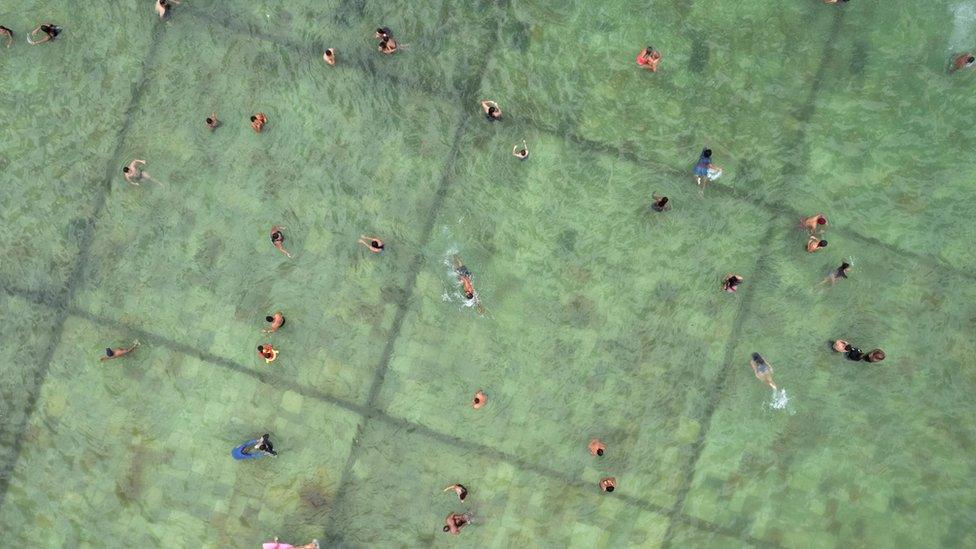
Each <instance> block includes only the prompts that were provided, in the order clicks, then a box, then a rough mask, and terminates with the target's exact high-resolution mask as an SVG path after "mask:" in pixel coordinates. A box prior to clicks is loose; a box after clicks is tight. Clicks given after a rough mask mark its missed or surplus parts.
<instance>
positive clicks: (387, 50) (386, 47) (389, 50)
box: [379, 38, 400, 55]
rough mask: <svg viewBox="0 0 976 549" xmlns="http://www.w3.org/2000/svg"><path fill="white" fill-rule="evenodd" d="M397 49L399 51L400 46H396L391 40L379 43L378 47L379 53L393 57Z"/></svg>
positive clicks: (394, 41)
mask: <svg viewBox="0 0 976 549" xmlns="http://www.w3.org/2000/svg"><path fill="white" fill-rule="evenodd" d="M399 49H400V45H399V44H397V41H396V40H394V39H392V38H390V39H389V40H383V41H382V42H380V46H379V50H380V53H383V54H386V55H393V54H394V53H396V52H397V50H399Z"/></svg>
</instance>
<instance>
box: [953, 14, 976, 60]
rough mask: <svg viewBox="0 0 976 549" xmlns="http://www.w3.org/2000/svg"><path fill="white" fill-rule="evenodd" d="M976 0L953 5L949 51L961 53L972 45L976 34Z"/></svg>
mask: <svg viewBox="0 0 976 549" xmlns="http://www.w3.org/2000/svg"><path fill="white" fill-rule="evenodd" d="M974 31H976V2H960V3H958V4H956V5H955V6H953V7H952V34H950V35H949V41H948V45H949V53H950V54H952V53H959V52H961V51H964V50H966V49H968V48H970V47H972V38H973V35H974V34H976V32H974Z"/></svg>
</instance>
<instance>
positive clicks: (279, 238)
mask: <svg viewBox="0 0 976 549" xmlns="http://www.w3.org/2000/svg"><path fill="white" fill-rule="evenodd" d="M286 228H287V227H279V226H277V225H275V226H274V227H271V244H272V245H273V246H274V247H275V249H276V250H278V251H279V252H281V253H283V254H285V255H286V256H288V257H289V258H291V254H290V253H288V250H286V249H285V235H284V233H282V232H281V231H284V230H285V229H286Z"/></svg>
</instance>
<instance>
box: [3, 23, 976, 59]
mask: <svg viewBox="0 0 976 549" xmlns="http://www.w3.org/2000/svg"><path fill="white" fill-rule="evenodd" d="M8 30H9V29H8ZM973 61H976V57H973V56H972V55H970V56H969V57H967V58H966V62H967V63H972V62H973Z"/></svg>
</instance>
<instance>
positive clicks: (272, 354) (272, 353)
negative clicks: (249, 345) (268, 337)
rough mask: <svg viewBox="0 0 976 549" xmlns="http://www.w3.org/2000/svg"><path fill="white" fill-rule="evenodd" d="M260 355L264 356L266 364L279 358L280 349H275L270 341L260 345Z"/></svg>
mask: <svg viewBox="0 0 976 549" xmlns="http://www.w3.org/2000/svg"><path fill="white" fill-rule="evenodd" d="M258 356H259V357H261V358H263V359H264V362H265V363H266V364H271V363H272V362H274V361H275V360H278V349H275V348H274V346H272V345H271V344H270V343H265V344H264V345H258Z"/></svg>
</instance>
